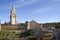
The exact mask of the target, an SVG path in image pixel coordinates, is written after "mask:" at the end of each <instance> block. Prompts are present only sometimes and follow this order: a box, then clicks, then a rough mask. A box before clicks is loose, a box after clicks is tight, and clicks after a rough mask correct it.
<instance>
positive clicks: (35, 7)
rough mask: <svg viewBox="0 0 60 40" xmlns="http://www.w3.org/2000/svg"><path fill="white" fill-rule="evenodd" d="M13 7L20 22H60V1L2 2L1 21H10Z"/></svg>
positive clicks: (22, 0) (0, 3)
mask: <svg viewBox="0 0 60 40" xmlns="http://www.w3.org/2000/svg"><path fill="white" fill-rule="evenodd" d="M12 5H14V6H15V8H16V15H17V21H18V22H20V23H21V22H25V21H31V20H35V21H36V22H38V23H47V22H60V0H0V20H1V22H2V23H4V22H5V21H6V22H8V21H10V13H11V8H12Z"/></svg>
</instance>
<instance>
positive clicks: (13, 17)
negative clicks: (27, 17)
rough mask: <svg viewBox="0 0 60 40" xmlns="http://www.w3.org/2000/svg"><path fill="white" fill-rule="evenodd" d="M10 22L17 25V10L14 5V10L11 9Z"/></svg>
mask: <svg viewBox="0 0 60 40" xmlns="http://www.w3.org/2000/svg"><path fill="white" fill-rule="evenodd" d="M10 24H11V25H15V24H16V10H15V7H14V6H13V7H12V10H11V15H10Z"/></svg>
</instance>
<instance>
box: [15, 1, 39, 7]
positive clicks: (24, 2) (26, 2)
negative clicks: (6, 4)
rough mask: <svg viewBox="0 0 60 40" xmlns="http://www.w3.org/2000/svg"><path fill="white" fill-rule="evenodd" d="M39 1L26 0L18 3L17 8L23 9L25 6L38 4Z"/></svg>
mask: <svg viewBox="0 0 60 40" xmlns="http://www.w3.org/2000/svg"><path fill="white" fill-rule="evenodd" d="M38 1H40V0H24V1H22V2H19V1H17V2H16V3H15V4H16V7H22V6H25V5H29V4H33V3H36V2H38Z"/></svg>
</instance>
